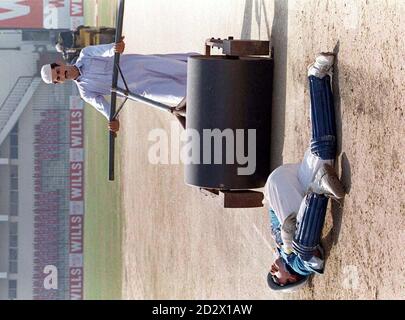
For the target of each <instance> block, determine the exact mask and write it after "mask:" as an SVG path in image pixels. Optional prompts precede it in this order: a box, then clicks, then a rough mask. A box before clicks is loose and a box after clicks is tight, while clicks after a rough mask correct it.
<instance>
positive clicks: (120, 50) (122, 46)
mask: <svg viewBox="0 0 405 320" xmlns="http://www.w3.org/2000/svg"><path fill="white" fill-rule="evenodd" d="M124 38H125V37H124V36H122V37H121V39H120V41H119V42H117V43H116V44H115V45H114V51H115V52H117V53H120V54H122V53H123V52H124V50H125V42H124Z"/></svg>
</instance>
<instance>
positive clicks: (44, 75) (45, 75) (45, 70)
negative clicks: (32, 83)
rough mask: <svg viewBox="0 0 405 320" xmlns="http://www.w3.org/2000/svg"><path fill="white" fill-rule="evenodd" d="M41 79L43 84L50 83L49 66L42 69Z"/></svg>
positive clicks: (50, 72) (50, 71)
mask: <svg viewBox="0 0 405 320" xmlns="http://www.w3.org/2000/svg"><path fill="white" fill-rule="evenodd" d="M41 77H42V80H43V81H44V82H45V83H47V84H51V83H52V68H51V65H50V64H46V65H44V66H43V67H42V69H41Z"/></svg>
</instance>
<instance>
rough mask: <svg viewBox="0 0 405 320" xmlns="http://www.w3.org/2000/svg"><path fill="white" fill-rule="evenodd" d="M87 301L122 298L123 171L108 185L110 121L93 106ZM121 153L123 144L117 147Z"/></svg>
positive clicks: (89, 18)
mask: <svg viewBox="0 0 405 320" xmlns="http://www.w3.org/2000/svg"><path fill="white" fill-rule="evenodd" d="M112 2H113V1H111V0H98V10H99V18H98V24H99V25H100V26H114V20H115V12H114V11H112V10H111V9H112V8H114V6H113V3H112ZM95 3H96V1H95V0H85V7H84V13H85V24H86V25H94V22H95V21H96V20H95V17H94V12H95ZM85 148H86V157H85V168H86V170H85V188H86V193H85V194H86V199H85V210H86V213H85V224H84V226H85V227H84V229H85V230H84V297H85V299H91V300H99V299H121V298H122V229H123V225H122V224H123V221H122V214H121V199H120V181H119V176H120V168H119V161H118V159H116V167H115V175H116V177H117V178H116V181H114V182H108V179H107V177H108V175H107V173H108V160H107V157H108V134H107V122H106V119H105V118H104V117H103V116H102V115H101V114H100V113H98V112H97V111H96V110H95V109H94V108H93V107H92V106H88V105H87V106H86V108H85ZM116 154H117V155H118V154H119V145H117V146H116Z"/></svg>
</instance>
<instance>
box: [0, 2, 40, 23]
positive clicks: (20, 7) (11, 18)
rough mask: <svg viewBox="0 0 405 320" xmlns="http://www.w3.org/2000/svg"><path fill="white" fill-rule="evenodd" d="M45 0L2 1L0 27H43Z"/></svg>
mask: <svg viewBox="0 0 405 320" xmlns="http://www.w3.org/2000/svg"><path fill="white" fill-rule="evenodd" d="M43 12H44V8H43V0H8V1H0V27H2V28H42V27H43V16H44V13H43Z"/></svg>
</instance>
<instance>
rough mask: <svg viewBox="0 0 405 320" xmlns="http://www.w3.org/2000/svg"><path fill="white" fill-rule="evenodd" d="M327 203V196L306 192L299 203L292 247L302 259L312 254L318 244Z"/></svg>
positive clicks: (306, 259) (310, 256) (306, 258)
mask: <svg viewBox="0 0 405 320" xmlns="http://www.w3.org/2000/svg"><path fill="white" fill-rule="evenodd" d="M327 205H328V198H327V197H325V196H324V195H321V194H316V193H310V194H308V195H307V196H306V197H305V198H304V200H303V202H302V204H301V207H300V211H299V213H298V216H297V226H296V227H297V229H296V232H295V235H294V240H293V249H294V251H295V252H296V253H297V254H298V255H299V256H300V257H301V258H302V259H303V260H304V261H309V260H310V259H311V258H312V257H313V256H314V253H315V252H316V250H317V248H318V246H319V244H320V239H321V235H322V229H323V225H324V223H325V216H326V208H327Z"/></svg>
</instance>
